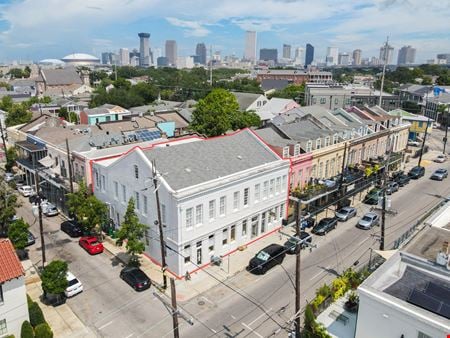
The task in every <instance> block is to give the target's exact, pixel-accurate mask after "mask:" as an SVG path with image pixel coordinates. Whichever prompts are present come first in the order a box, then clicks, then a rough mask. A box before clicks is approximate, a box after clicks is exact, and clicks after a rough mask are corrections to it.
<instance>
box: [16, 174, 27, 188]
mask: <svg viewBox="0 0 450 338" xmlns="http://www.w3.org/2000/svg"><path fill="white" fill-rule="evenodd" d="M14 183H15V185H16V189H17V190H19V188H20V187H22V186H24V185H26V182H25V180H24V179H23V178H22V177H20V176H16V177H15V178H14Z"/></svg>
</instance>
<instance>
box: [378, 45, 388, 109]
mask: <svg viewBox="0 0 450 338" xmlns="http://www.w3.org/2000/svg"><path fill="white" fill-rule="evenodd" d="M388 46H389V36H388V37H387V38H386V43H385V44H384V53H383V74H382V75H381V86H380V98H379V100H378V106H379V107H380V108H381V102H382V100H383V88H384V75H385V74H386V63H387V55H388V50H389V49H388Z"/></svg>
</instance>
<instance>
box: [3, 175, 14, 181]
mask: <svg viewBox="0 0 450 338" xmlns="http://www.w3.org/2000/svg"><path fill="white" fill-rule="evenodd" d="M11 181H14V174H13V173H5V182H11Z"/></svg>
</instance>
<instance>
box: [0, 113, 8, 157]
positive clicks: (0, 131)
mask: <svg viewBox="0 0 450 338" xmlns="http://www.w3.org/2000/svg"><path fill="white" fill-rule="evenodd" d="M0 133H1V134H2V142H3V150H4V151H5V159H6V163H8V152H7V151H6V141H5V134H4V133H3V125H2V121H0Z"/></svg>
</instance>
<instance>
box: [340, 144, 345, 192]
mask: <svg viewBox="0 0 450 338" xmlns="http://www.w3.org/2000/svg"><path fill="white" fill-rule="evenodd" d="M346 156H347V142H345V143H344V156H343V157H342V167H341V179H340V180H339V190H340V194H341V197H342V196H343V195H344V190H343V183H344V171H345V162H346V161H345V158H346Z"/></svg>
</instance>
